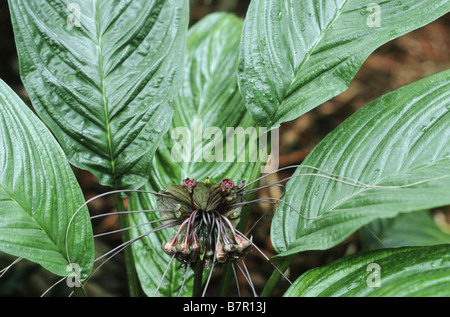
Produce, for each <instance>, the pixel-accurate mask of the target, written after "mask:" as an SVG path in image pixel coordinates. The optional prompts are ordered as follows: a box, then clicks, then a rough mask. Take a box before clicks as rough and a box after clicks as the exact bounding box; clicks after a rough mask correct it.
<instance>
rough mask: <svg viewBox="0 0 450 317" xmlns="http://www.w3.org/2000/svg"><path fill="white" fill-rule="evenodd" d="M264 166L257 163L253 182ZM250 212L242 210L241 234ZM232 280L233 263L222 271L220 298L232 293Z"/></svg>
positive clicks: (253, 172) (247, 209)
mask: <svg viewBox="0 0 450 317" xmlns="http://www.w3.org/2000/svg"><path fill="white" fill-rule="evenodd" d="M262 166H263V164H262V163H261V162H257V163H255V165H254V167H253V170H252V173H251V176H250V179H251V180H252V179H255V178H257V177H259V176H260V175H261V167H262ZM257 185H258V184H257V183H255V184H253V185H251V186H250V188H254V187H256V186H257ZM250 188H249V189H250ZM255 195H256V194H251V195H249V197H247V199H248V200H251V199H253V197H254V196H255ZM250 211H251V205H248V206H244V207H243V208H242V212H241V217H240V218H241V219H240V221H239V223H238V225H237V226H236V228H237V229H238V230H239V231H241V232H244V230H245V227H246V226H247V223H248V219H249V218H250ZM232 280H234V278H233V270H232V267H231V263H226V264H225V266H224V268H223V270H222V278H221V280H220V285H219V291H218V296H220V297H225V296H228V293H229V292H230V287H231V281H232Z"/></svg>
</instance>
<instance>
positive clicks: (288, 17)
mask: <svg viewBox="0 0 450 317" xmlns="http://www.w3.org/2000/svg"><path fill="white" fill-rule="evenodd" d="M449 10H450V2H448V1H447V0H404V1H403V0H402V1H365V0H304V1H297V0H284V1H278V0H253V1H252V2H251V4H250V7H249V9H248V13H247V16H246V19H245V23H244V29H243V32H242V44H241V60H240V64H239V85H240V88H241V92H242V94H243V96H244V99H245V102H246V107H247V108H248V110H249V111H250V112H251V113H252V116H253V117H254V119H255V120H256V122H258V124H260V125H265V126H268V127H270V126H278V125H279V124H280V123H282V122H285V121H289V120H292V119H295V118H297V117H299V116H300V115H302V114H304V113H306V112H307V111H309V110H311V109H313V108H315V107H317V106H319V105H320V104H322V103H323V102H325V101H327V100H329V99H330V98H332V97H334V96H336V95H338V94H340V93H341V92H343V91H344V90H346V89H347V88H348V86H349V84H350V82H351V80H352V79H353V77H354V76H355V74H356V73H357V71H358V70H359V68H360V67H361V65H362V64H363V62H364V61H365V60H366V58H367V57H368V56H369V55H370V54H371V53H372V52H373V51H374V50H375V49H376V48H378V47H379V46H381V45H383V44H384V43H386V42H388V41H389V40H391V39H394V38H396V37H398V36H400V35H403V34H405V33H406V32H409V31H411V30H414V29H416V28H419V27H421V26H423V25H425V24H427V23H429V22H431V21H433V20H434V19H436V18H438V17H439V16H441V15H443V14H445V13H447V12H448V11H449ZM378 18H379V20H378ZM378 21H379V22H380V23H379V26H378V25H377V22H378Z"/></svg>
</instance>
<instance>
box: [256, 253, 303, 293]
mask: <svg viewBox="0 0 450 317" xmlns="http://www.w3.org/2000/svg"><path fill="white" fill-rule="evenodd" d="M294 257H295V254H294V255H291V256H288V257H285V258H283V259H282V261H281V262H280V263H279V264H278V266H277V267H278V269H279V270H280V271H281V272H284V271H286V269H287V268H288V266H289V265H290V264H291V262H292V260H293V259H294ZM280 278H281V274H280V272H278V271H277V270H274V271H273V272H272V275H271V276H270V278H269V280H268V281H267V283H266V285H265V286H264V289H263V290H262V292H261V294H260V296H261V297H268V296H271V295H272V293H273V290H274V289H275V287H276V286H277V284H278V282H279V281H280Z"/></svg>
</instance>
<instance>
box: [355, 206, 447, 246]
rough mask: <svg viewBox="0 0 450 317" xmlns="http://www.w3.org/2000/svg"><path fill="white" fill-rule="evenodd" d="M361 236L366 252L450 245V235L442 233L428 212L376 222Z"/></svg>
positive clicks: (362, 232) (362, 231) (364, 230)
mask: <svg viewBox="0 0 450 317" xmlns="http://www.w3.org/2000/svg"><path fill="white" fill-rule="evenodd" d="M359 234H360V237H361V243H362V247H363V249H365V250H372V249H380V248H398V247H404V246H429V245H438V244H450V234H448V233H446V232H444V231H442V229H441V228H439V226H438V225H437V224H436V222H435V221H434V219H433V218H432V217H431V215H430V214H429V213H428V212H427V211H419V212H413V213H409V214H399V215H398V216H396V217H394V218H388V219H377V220H374V221H372V222H371V223H369V224H367V225H366V226H364V228H361V229H360V232H359Z"/></svg>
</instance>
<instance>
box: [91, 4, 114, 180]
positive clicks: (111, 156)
mask: <svg viewBox="0 0 450 317" xmlns="http://www.w3.org/2000/svg"><path fill="white" fill-rule="evenodd" d="M99 12H100V9H99V5H98V0H96V1H95V25H96V31H97V48H98V55H99V65H98V66H99V70H100V87H101V94H102V103H103V105H102V106H103V112H104V114H105V129H106V141H107V143H108V152H109V159H110V163H111V173H112V175H113V177H114V176H115V165H116V164H115V159H114V153H113V149H112V140H111V123H110V120H109V111H108V98H107V97H106V85H105V72H104V67H103V35H102V33H101V27H100V15H99ZM114 178H115V177H114ZM114 182H115V180H114Z"/></svg>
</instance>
